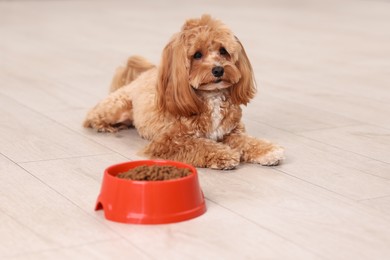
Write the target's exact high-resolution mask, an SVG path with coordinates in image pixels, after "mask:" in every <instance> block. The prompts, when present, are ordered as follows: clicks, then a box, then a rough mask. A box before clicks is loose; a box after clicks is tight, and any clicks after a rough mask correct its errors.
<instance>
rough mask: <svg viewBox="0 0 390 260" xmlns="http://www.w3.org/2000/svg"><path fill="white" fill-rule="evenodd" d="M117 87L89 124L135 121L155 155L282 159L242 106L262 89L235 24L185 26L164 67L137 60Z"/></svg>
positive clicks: (197, 160)
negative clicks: (248, 126) (254, 132)
mask: <svg viewBox="0 0 390 260" xmlns="http://www.w3.org/2000/svg"><path fill="white" fill-rule="evenodd" d="M197 53H198V54H197ZM199 53H200V54H201V57H200V58H199V57H197V55H198V56H199ZM215 67H222V68H223V73H222V75H216V74H214V72H212V71H213V68H215ZM110 90H111V93H110V94H109V96H108V97H107V98H106V99H104V100H102V101H101V102H100V103H98V104H97V105H96V106H95V107H94V108H93V109H92V110H91V111H90V112H89V113H88V115H87V118H86V119H85V122H84V126H85V127H91V128H94V129H96V130H98V131H101V132H115V131H118V129H121V128H122V127H123V126H124V125H125V126H127V125H133V126H134V127H135V128H136V129H137V131H138V133H139V134H140V135H141V136H142V137H143V138H145V139H148V140H150V143H149V144H148V145H147V146H146V147H145V149H144V153H145V155H147V156H149V157H152V158H162V159H170V160H177V161H182V162H186V163H190V164H192V165H194V166H197V167H209V168H214V169H233V168H235V167H236V166H237V165H238V164H239V163H240V162H249V163H258V164H262V165H277V164H278V163H279V162H280V161H281V160H282V159H283V149H282V148H281V147H280V146H277V145H274V144H272V143H270V142H268V141H265V140H261V139H256V138H253V137H250V136H248V135H247V134H246V133H245V128H244V125H243V123H242V122H241V113H242V111H241V107H240V106H241V105H246V104H247V103H248V102H249V101H250V100H251V99H252V98H253V97H254V95H255V93H256V87H255V80H254V77H253V70H252V66H251V64H250V62H249V59H248V57H247V55H246V53H245V50H244V48H243V46H242V44H241V43H240V41H239V40H238V39H237V38H236V37H235V36H234V34H233V33H232V32H231V31H230V29H229V28H228V27H226V26H225V25H224V24H223V23H222V22H220V21H219V20H215V19H212V18H211V17H210V16H208V15H203V16H202V17H201V18H200V19H190V20H188V21H187V22H186V23H185V24H184V25H183V27H182V29H181V31H180V32H179V33H177V34H175V35H174V36H173V37H172V39H171V40H170V41H169V43H168V44H167V46H166V47H165V48H164V50H163V53H162V59H161V63H160V65H159V66H158V67H156V66H154V65H153V64H151V63H149V62H148V61H146V60H145V59H143V58H141V57H138V56H134V57H130V58H129V59H128V62H127V65H126V67H120V68H119V69H118V70H117V72H116V74H115V76H114V79H113V81H112V84H111V88H110Z"/></svg>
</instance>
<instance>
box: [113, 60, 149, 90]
mask: <svg viewBox="0 0 390 260" xmlns="http://www.w3.org/2000/svg"><path fill="white" fill-rule="evenodd" d="M154 67H155V65H153V64H152V63H150V62H149V61H147V60H146V59H145V58H143V57H140V56H131V57H130V58H129V59H128V60H127V64H126V66H125V67H123V66H121V67H119V68H117V69H116V72H115V75H114V78H113V79H112V82H111V86H110V92H114V91H115V90H117V89H119V88H121V87H123V86H125V85H127V84H129V83H130V82H132V81H133V80H135V79H136V78H137V77H138V76H139V75H140V74H141V73H143V72H145V71H147V70H150V69H152V68H154Z"/></svg>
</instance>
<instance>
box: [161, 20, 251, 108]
mask: <svg viewBox="0 0 390 260" xmlns="http://www.w3.org/2000/svg"><path fill="white" fill-rule="evenodd" d="M223 89H226V90H228V92H229V93H230V94H229V96H230V98H231V101H232V103H234V104H237V105H241V104H244V105H246V104H247V103H248V102H249V100H250V99H251V98H253V96H254V94H255V90H256V89H255V82H254V77H253V72H252V67H251V64H250V62H249V60H248V57H247V55H246V54H245V50H244V48H243V46H242V45H241V43H240V41H239V40H238V39H237V37H235V36H234V34H233V33H232V32H231V31H230V30H229V29H228V28H227V27H226V26H225V25H224V24H223V23H221V22H220V21H218V20H215V19H212V18H211V17H210V16H208V15H203V16H202V17H201V18H200V19H191V20H188V21H187V22H186V23H185V24H184V25H183V27H182V30H181V31H180V32H179V33H177V34H175V35H174V36H173V37H172V39H171V41H170V42H169V43H168V45H167V46H166V47H165V48H164V51H163V54H162V61H161V65H160V69H159V75H158V83H157V95H158V97H157V98H158V100H157V102H158V106H159V108H160V109H162V110H165V111H169V112H171V113H173V114H178V115H183V116H191V115H195V114H199V113H200V112H202V106H203V105H202V101H201V100H200V99H199V93H201V92H202V91H221V90H223Z"/></svg>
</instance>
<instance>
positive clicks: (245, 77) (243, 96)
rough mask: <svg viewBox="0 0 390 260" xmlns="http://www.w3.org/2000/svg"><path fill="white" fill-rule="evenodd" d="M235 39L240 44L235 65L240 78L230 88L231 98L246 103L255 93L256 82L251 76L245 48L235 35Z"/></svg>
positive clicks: (238, 103) (235, 102)
mask: <svg viewBox="0 0 390 260" xmlns="http://www.w3.org/2000/svg"><path fill="white" fill-rule="evenodd" d="M236 41H237V42H238V44H239V46H240V50H239V52H238V59H237V62H236V66H237V68H238V69H239V71H240V73H241V78H240V80H239V81H238V82H237V84H236V85H235V86H233V87H232V88H231V98H232V102H233V103H234V104H237V105H241V104H243V105H246V104H247V103H248V102H249V101H250V100H251V99H252V98H253V97H254V96H255V94H256V82H255V78H254V76H253V70H252V65H251V63H250V62H249V59H248V56H247V55H246V53H245V49H244V47H243V46H242V44H241V42H240V40H239V39H238V38H237V37H236Z"/></svg>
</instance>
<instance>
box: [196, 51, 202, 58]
mask: <svg viewBox="0 0 390 260" xmlns="http://www.w3.org/2000/svg"><path fill="white" fill-rule="evenodd" d="M202 56H203V55H202V53H201V52H199V51H197V52H195V54H194V59H195V60H199V59H200V58H202Z"/></svg>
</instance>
